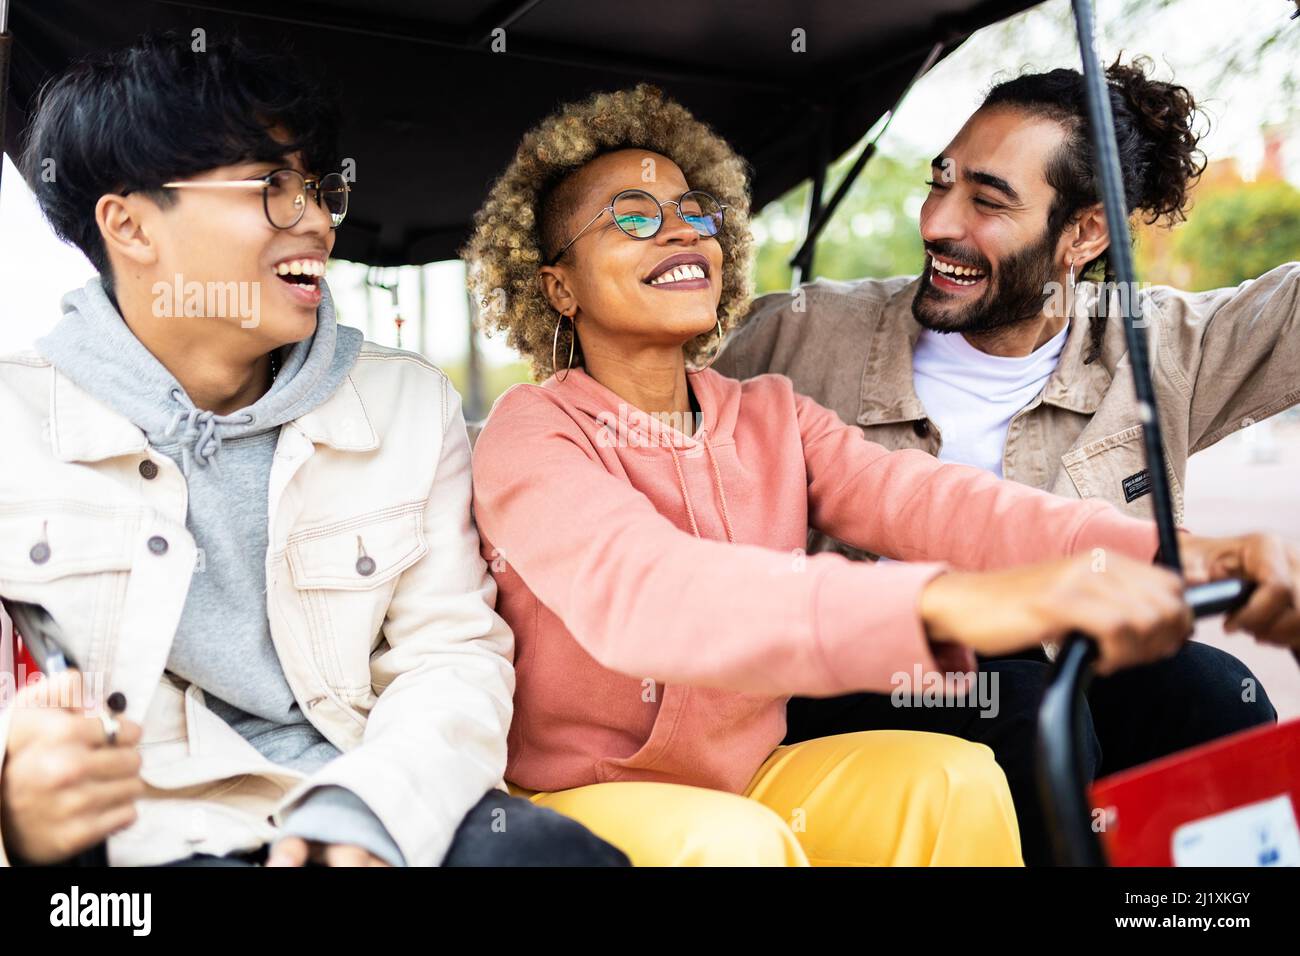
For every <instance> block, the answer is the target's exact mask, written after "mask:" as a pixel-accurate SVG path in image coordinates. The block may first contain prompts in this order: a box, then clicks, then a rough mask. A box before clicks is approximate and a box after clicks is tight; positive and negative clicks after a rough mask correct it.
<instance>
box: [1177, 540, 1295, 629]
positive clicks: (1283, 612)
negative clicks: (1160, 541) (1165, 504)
mask: <svg viewBox="0 0 1300 956" xmlns="http://www.w3.org/2000/svg"><path fill="white" fill-rule="evenodd" d="M1179 540H1180V551H1181V552H1182V556H1183V573H1184V576H1185V577H1186V580H1187V583H1188V584H1200V583H1202V582H1205V581H1216V580H1219V579H1220V578H1243V579H1245V580H1247V581H1251V582H1253V583H1254V585H1255V589H1254V593H1253V594H1251V596H1250V599H1249V600H1247V601H1246V603H1245V604H1244V605H1243V606H1242V607H1240V608H1238V609H1237V610H1236V611H1234V612H1232V613H1231V614H1230V615H1228V618H1227V620H1226V621H1225V622H1224V629H1225V630H1227V631H1245V632H1246V633H1248V634H1253V635H1254V636H1255V638H1256V639H1258V640H1260V641H1263V642H1265V643H1267V644H1281V645H1283V646H1284V647H1290V648H1292V649H1300V547H1297V546H1296V545H1294V544H1291V543H1289V542H1287V541H1283V540H1282V539H1281V538H1279V537H1277V536H1276V535H1271V534H1244V535H1238V536H1236V537H1231V538H1202V537H1199V536H1197V535H1192V534H1186V533H1181V534H1180V535H1179Z"/></svg>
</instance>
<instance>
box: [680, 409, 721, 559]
mask: <svg viewBox="0 0 1300 956" xmlns="http://www.w3.org/2000/svg"><path fill="white" fill-rule="evenodd" d="M699 434H700V441H701V442H702V443H703V444H704V450H705V452H706V453H707V454H708V456H709V462H710V463H711V464H712V465H713V486H714V487H715V488H717V490H718V501H719V503H720V504H721V505H722V524H723V527H725V528H726V529H727V540H728V541H730V542H731V543H732V544H735V543H736V534H735V532H734V531H732V529H731V514H730V512H729V511H728V510H727V493H726V491H725V490H723V487H722V469H721V468H719V467H718V457H717V456H716V455H715V454H714V453H713V445H712V443H710V441H709V432H708V426H706V425H701V426H700V432H699ZM668 451H669V452H670V453H671V454H672V456H673V467H674V468H676V469H677V487H678V489H679V490H680V491H681V493H682V501H683V502H685V504H686V516H687V517H688V518H690V520H691V532H692V533H693V534H694V535H695V537H697V538H699V537H701V535H700V526H699V524H697V523H696V521H695V508H694V506H692V504H691V494H690V492H689V491H687V489H686V477H685V475H684V474H683V473H682V463H681V460H680V459H679V458H678V457H677V449H676V448H675V447H674V446H673V443H672V442H671V441H670V442H669V443H668Z"/></svg>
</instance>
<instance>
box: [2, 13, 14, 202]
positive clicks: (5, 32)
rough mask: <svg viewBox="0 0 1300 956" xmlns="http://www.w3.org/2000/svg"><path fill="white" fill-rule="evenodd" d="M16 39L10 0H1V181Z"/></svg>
mask: <svg viewBox="0 0 1300 956" xmlns="http://www.w3.org/2000/svg"><path fill="white" fill-rule="evenodd" d="M13 51H14V38H13V37H12V36H10V35H9V0H0V179H2V178H3V176H4V156H5V113H6V112H7V110H6V109H5V107H7V106H8V105H9V60H10V58H11V57H12V55H13Z"/></svg>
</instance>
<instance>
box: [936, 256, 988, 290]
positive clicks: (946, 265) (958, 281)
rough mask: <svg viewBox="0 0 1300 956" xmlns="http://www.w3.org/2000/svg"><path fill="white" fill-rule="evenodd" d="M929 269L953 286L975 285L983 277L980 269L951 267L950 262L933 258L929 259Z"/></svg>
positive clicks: (983, 274)
mask: <svg viewBox="0 0 1300 956" xmlns="http://www.w3.org/2000/svg"><path fill="white" fill-rule="evenodd" d="M930 268H931V269H932V270H933V271H934V272H937V273H939V274H940V275H942V276H943V277H944V279H946V280H947V281H949V282H951V283H953V284H954V285H975V284H976V283H978V282H979V281H980V280H981V279H983V278H984V277H985V273H984V272H983V270H981V269H974V268H971V267H970V266H957V265H953V264H952V263H950V262H944V261H942V260H940V259H936V258H935V257H934V256H931V257H930Z"/></svg>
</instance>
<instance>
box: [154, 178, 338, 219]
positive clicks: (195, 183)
mask: <svg viewBox="0 0 1300 956" xmlns="http://www.w3.org/2000/svg"><path fill="white" fill-rule="evenodd" d="M208 187H214V188H218V189H250V190H251V189H260V190H261V191H262V211H263V212H265V213H266V221H267V222H269V223H270V224H271V225H272V226H274V227H275V228H276V229H292V228H293V227H294V226H296V225H298V223H300V222H302V217H303V216H305V215H306V214H307V197H308V195H309V194H310V195H311V198H312V199H314V200H315V202H316V205H317V206H320V207H321V208H322V209H324V210H325V211H326V212H327V213H329V217H330V228H331V229H337V228H338V227H339V225H340V224H341V223H342V222H343V219H344V217H345V216H347V214H348V194H349V193H351V192H352V188H351V187H350V186H349V185H348V181H347V180H346V179H344V178H343V174H342V173H329V174H327V175H325V176H322V177H321V178H320V179H310V178H308V177H306V176H304V175H303V174H302V173H300V172H298V170H296V169H274V170H272V171H271V172H269V173H267V174H266V175H265V176H254V177H252V178H249V179H187V180H179V181H177V182H171V183H163V188H164V189H191V188H208Z"/></svg>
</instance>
